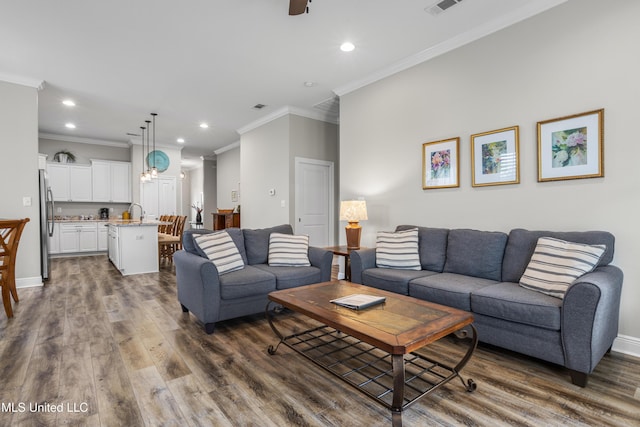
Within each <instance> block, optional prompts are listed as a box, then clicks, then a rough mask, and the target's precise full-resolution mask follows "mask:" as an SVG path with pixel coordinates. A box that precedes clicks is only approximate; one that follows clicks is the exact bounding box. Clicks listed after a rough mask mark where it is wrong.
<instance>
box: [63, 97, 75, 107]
mask: <svg viewBox="0 0 640 427" xmlns="http://www.w3.org/2000/svg"><path fill="white" fill-rule="evenodd" d="M62 103H63V104H64V105H66V106H67V107H75V106H76V103H75V102H73V101H72V100H71V99H65V100H64V101H62Z"/></svg>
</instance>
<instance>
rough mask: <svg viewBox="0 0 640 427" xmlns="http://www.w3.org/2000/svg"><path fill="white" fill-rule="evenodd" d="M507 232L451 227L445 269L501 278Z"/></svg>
mask: <svg viewBox="0 0 640 427" xmlns="http://www.w3.org/2000/svg"><path fill="white" fill-rule="evenodd" d="M506 243H507V235H506V234H505V233H501V232H499V231H478V230H467V229H456V230H450V231H449V239H448V243H447V261H446V263H445V265H444V270H443V271H444V272H445V273H456V274H462V275H465V276H474V277H480V278H483V279H489V280H496V281H500V280H501V277H502V257H503V255H504V248H505V245H506Z"/></svg>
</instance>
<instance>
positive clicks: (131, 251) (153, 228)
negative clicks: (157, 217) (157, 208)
mask: <svg viewBox="0 0 640 427" xmlns="http://www.w3.org/2000/svg"><path fill="white" fill-rule="evenodd" d="M160 224H162V222H160V221H137V220H116V221H109V222H108V224H107V227H109V236H108V238H109V242H108V251H109V260H110V261H111V262H112V263H113V265H114V266H115V267H116V268H117V269H118V270H119V271H120V273H122V275H123V276H129V275H131V274H142V273H157V272H158V271H159V270H158V225H160Z"/></svg>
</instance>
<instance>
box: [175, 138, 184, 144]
mask: <svg viewBox="0 0 640 427" xmlns="http://www.w3.org/2000/svg"><path fill="white" fill-rule="evenodd" d="M176 141H178V143H179V144H184V138H178V139H177V140H176Z"/></svg>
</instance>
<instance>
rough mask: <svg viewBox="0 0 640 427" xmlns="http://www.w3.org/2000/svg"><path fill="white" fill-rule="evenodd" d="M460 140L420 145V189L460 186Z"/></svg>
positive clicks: (446, 140)
mask: <svg viewBox="0 0 640 427" xmlns="http://www.w3.org/2000/svg"><path fill="white" fill-rule="evenodd" d="M459 151H460V138H459V137H456V138H451V139H445V140H442V141H434V142H425V143H424V144H422V188H423V189H424V190H431V189H434V188H449V187H459V186H460V158H459V155H458V153H459Z"/></svg>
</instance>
